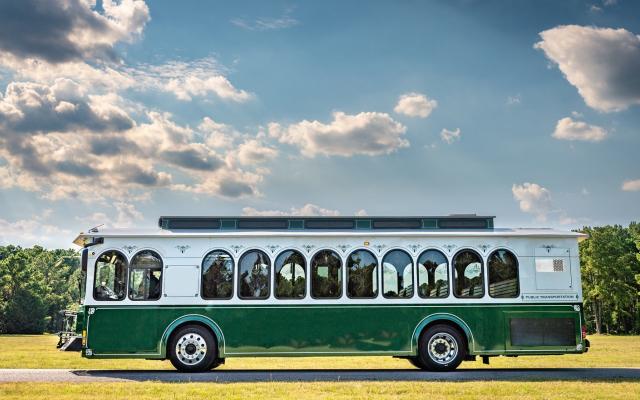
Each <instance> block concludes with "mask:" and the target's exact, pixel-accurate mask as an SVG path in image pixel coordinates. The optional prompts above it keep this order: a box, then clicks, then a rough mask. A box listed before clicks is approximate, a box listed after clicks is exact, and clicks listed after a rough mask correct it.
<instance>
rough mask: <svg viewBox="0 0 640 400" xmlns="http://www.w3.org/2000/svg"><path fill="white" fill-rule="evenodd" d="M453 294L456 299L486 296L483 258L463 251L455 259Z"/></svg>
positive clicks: (468, 251) (470, 251) (469, 251)
mask: <svg viewBox="0 0 640 400" xmlns="http://www.w3.org/2000/svg"><path fill="white" fill-rule="evenodd" d="M453 279H454V287H453V294H454V295H455V296H456V297H466V298H480V297H482V296H484V280H483V274H482V258H481V257H480V255H479V254H478V253H476V252H475V251H472V250H462V251H460V252H458V253H457V254H456V255H455V256H454V257H453Z"/></svg>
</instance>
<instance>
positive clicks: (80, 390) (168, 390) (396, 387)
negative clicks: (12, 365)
mask: <svg viewBox="0 0 640 400" xmlns="http://www.w3.org/2000/svg"><path fill="white" fill-rule="evenodd" d="M89 397H90V398H100V399H110V400H111V399H135V400H158V399H188V400H195V399H216V398H222V399H238V400H246V399H274V398H278V399H291V400H294V399H295V400H297V399H305V400H315V399H331V400H334V399H337V400H342V399H371V398H375V399H389V400H392V399H429V400H438V399H456V400H465V399H582V398H584V399H587V398H588V399H620V400H623V399H624V400H629V399H634V398H635V399H637V398H640V383H629V382H617V383H602V382H565V381H552V382H544V383H540V382H302V383H297V382H296V383H283V382H265V383H225V384H217V383H157V382H145V383H92V384H71V385H70V384H67V383H57V384H51V383H37V384H31V383H29V384H25V383H20V384H18V383H11V384H0V398H2V399H3V400H10V399H30V400H39V399H56V400H67V399H69V400H70V399H77V398H89Z"/></svg>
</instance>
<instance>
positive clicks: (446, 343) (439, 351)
mask: <svg viewBox="0 0 640 400" xmlns="http://www.w3.org/2000/svg"><path fill="white" fill-rule="evenodd" d="M430 343H431V349H430V348H429V347H430ZM466 355H467V344H466V340H465V337H464V335H463V334H462V333H461V332H460V331H459V330H458V329H456V328H453V327H451V326H449V325H434V326H432V327H430V328H429V329H427V330H426V331H424V332H423V333H422V335H420V340H419V341H418V362H419V363H420V364H422V365H424V367H423V368H424V369H426V370H429V371H453V370H454V369H456V368H457V367H458V365H460V363H461V362H462V360H464V358H465V357H466Z"/></svg>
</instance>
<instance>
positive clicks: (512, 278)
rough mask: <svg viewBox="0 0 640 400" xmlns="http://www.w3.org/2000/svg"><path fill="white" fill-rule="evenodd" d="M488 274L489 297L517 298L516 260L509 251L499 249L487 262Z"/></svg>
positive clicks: (518, 288) (518, 292)
mask: <svg viewBox="0 0 640 400" xmlns="http://www.w3.org/2000/svg"><path fill="white" fill-rule="evenodd" d="M487 268H488V274H489V296H491V297H497V298H499V297H518V295H519V294H520V285H519V283H518V259H517V258H516V256H515V255H514V254H513V253H512V252H510V251H509V250H504V249H499V250H496V251H494V252H493V253H491V255H490V256H489V259H488V260H487Z"/></svg>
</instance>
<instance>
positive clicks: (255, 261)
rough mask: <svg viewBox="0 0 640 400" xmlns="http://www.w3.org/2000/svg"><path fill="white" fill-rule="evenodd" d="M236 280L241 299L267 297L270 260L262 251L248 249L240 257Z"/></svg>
mask: <svg viewBox="0 0 640 400" xmlns="http://www.w3.org/2000/svg"><path fill="white" fill-rule="evenodd" d="M239 268H240V270H239V273H238V282H239V285H240V290H239V297H240V298H241V299H266V298H267V297H269V269H270V268H271V262H270V261H269V256H268V255H267V253H265V252H264V251H260V250H250V251H248V252H246V253H244V254H243V255H242V257H240V263H239Z"/></svg>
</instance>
